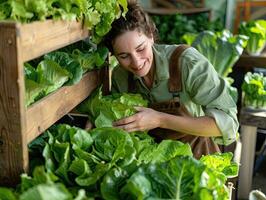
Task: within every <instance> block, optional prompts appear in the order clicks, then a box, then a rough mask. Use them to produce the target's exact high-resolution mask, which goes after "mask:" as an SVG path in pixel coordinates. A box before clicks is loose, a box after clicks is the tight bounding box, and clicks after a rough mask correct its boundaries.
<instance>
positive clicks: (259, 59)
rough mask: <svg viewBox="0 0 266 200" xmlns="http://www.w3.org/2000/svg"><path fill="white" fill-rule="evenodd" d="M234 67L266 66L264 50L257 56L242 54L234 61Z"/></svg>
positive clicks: (265, 52)
mask: <svg viewBox="0 0 266 200" xmlns="http://www.w3.org/2000/svg"><path fill="white" fill-rule="evenodd" d="M235 67H248V68H252V67H262V68H266V50H265V51H264V52H262V53H261V54H260V55H258V56H251V55H247V54H243V55H241V56H240V58H239V60H238V61H237V62H236V64H235Z"/></svg>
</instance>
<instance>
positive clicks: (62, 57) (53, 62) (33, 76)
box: [24, 42, 108, 106]
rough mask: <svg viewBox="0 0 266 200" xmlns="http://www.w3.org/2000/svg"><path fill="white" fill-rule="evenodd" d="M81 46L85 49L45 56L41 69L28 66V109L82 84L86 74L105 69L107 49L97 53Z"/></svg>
mask: <svg viewBox="0 0 266 200" xmlns="http://www.w3.org/2000/svg"><path fill="white" fill-rule="evenodd" d="M81 44H82V45H81V47H82V48H73V47H67V48H64V49H61V50H58V51H54V52H51V53H48V54H46V55H44V57H43V60H41V61H40V62H39V63H37V67H34V66H32V64H31V63H25V64H24V73H25V86H26V105H27V106H28V105H30V104H32V103H33V102H35V101H37V100H39V99H41V98H42V97H44V96H46V95H48V94H49V93H51V92H53V91H55V90H56V89H58V88H60V87H61V86H62V85H73V84H76V83H78V82H79V81H80V80H81V78H82V75H83V74H84V73H85V72H86V71H88V70H89V71H91V70H93V69H100V68H101V67H102V66H103V64H104V62H105V60H106V58H107V55H108V50H107V48H106V47H101V46H99V47H98V48H97V49H94V48H92V47H90V48H89V47H88V46H89V45H88V44H84V42H83V43H81ZM85 46H87V47H85ZM32 63H33V64H35V63H34V62H32Z"/></svg>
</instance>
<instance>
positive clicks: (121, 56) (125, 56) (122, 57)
mask: <svg viewBox="0 0 266 200" xmlns="http://www.w3.org/2000/svg"><path fill="white" fill-rule="evenodd" d="M119 57H120V58H121V59H126V58H127V57H128V55H120V56H119Z"/></svg>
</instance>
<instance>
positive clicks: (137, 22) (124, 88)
mask: <svg viewBox="0 0 266 200" xmlns="http://www.w3.org/2000/svg"><path fill="white" fill-rule="evenodd" d="M155 30H156V28H155V26H154V24H153V23H152V21H151V20H150V19H149V17H148V16H147V14H146V13H144V11H143V10H142V9H141V7H140V6H139V5H138V4H137V3H136V2H135V1H131V2H129V4H128V12H127V14H126V17H125V18H124V17H121V18H119V19H118V20H116V21H114V22H113V24H112V29H111V30H110V32H109V33H108V34H107V36H106V38H105V43H106V45H107V46H108V48H109V50H110V51H111V52H112V53H113V54H114V56H115V57H116V58H117V60H118V62H119V64H120V66H119V67H117V68H115V69H114V71H113V76H112V77H113V78H112V81H113V82H112V90H113V91H115V92H137V93H140V94H142V95H143V97H144V98H146V99H147V100H148V101H149V102H150V106H149V108H143V107H137V108H136V109H137V111H138V112H137V113H136V114H135V115H133V116H130V117H127V118H124V119H121V120H119V121H116V122H115V123H114V126H116V127H118V128H122V129H124V130H126V131H128V132H132V131H144V130H149V131H150V133H151V134H154V135H156V137H159V138H160V139H166V138H171V139H178V140H181V141H182V142H189V143H190V144H191V146H192V149H193V153H194V156H195V157H197V158H199V157H200V156H201V155H202V154H208V153H213V152H216V151H219V148H218V146H217V144H224V145H228V144H230V143H232V142H233V141H235V139H236V135H237V130H238V121H237V116H236V113H237V109H236V105H235V103H234V101H233V100H232V98H231V96H230V95H229V93H228V89H227V87H226V84H225V82H224V80H223V79H222V78H221V77H219V76H218V74H217V73H216V71H215V69H214V67H213V66H212V65H211V64H210V62H209V61H208V60H207V59H206V58H205V57H204V56H203V55H201V54H200V53H199V52H198V51H197V50H196V49H194V48H192V47H189V48H188V47H186V46H180V45H159V44H155V43H154V35H155V34H154V33H155ZM221 59H222V58H221Z"/></svg>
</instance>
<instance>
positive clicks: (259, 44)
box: [239, 19, 266, 55]
mask: <svg viewBox="0 0 266 200" xmlns="http://www.w3.org/2000/svg"><path fill="white" fill-rule="evenodd" d="M239 33H240V34H243V35H246V36H248V37H249V40H248V44H247V47H246V51H247V52H248V53H249V54H255V55H257V54H260V52H261V51H262V50H263V49H264V47H265V44H266V20H262V19H261V20H251V21H248V22H242V23H241V24H240V27H239Z"/></svg>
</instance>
